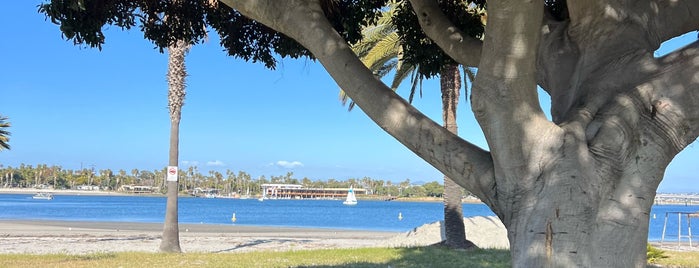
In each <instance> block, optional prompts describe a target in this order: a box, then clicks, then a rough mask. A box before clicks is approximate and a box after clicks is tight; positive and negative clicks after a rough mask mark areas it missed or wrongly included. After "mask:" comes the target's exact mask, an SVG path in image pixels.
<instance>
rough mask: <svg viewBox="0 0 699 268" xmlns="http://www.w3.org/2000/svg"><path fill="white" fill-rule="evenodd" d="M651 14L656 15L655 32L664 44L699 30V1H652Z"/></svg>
mask: <svg viewBox="0 0 699 268" xmlns="http://www.w3.org/2000/svg"><path fill="white" fill-rule="evenodd" d="M650 12H653V13H655V14H652V15H654V18H655V32H657V35H658V38H659V39H660V40H659V41H660V42H661V43H662V42H664V41H666V40H668V39H670V38H673V37H675V36H679V35H681V34H684V33H687V32H690V31H696V30H699V1H696V0H655V1H650Z"/></svg>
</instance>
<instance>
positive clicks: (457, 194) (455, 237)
mask: <svg viewBox="0 0 699 268" xmlns="http://www.w3.org/2000/svg"><path fill="white" fill-rule="evenodd" d="M439 79H440V88H441V91H442V120H443V122H444V127H445V128H446V129H447V130H449V131H450V132H451V133H454V134H458V126H457V124H456V110H457V107H458V105H459V95H460V94H459V93H460V91H461V76H460V73H459V66H458V65H454V64H450V65H447V66H445V67H444V68H443V69H442V71H441V72H440V77H439ZM462 196H463V191H462V188H461V186H459V185H458V184H456V183H455V182H454V181H452V180H451V179H450V178H449V177H447V176H444V236H445V237H446V240H445V241H444V244H446V245H447V246H448V247H451V248H464V249H465V248H473V247H475V245H474V244H473V243H472V242H471V241H468V240H466V230H465V227H464V214H463V205H462Z"/></svg>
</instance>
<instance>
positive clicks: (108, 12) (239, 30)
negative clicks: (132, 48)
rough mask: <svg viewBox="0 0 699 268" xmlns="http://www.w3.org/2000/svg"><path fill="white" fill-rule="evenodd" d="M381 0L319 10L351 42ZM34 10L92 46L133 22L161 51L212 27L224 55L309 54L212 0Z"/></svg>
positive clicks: (256, 58)
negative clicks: (110, 28) (107, 33)
mask: <svg viewBox="0 0 699 268" xmlns="http://www.w3.org/2000/svg"><path fill="white" fill-rule="evenodd" d="M384 2H385V1H381V0H360V1H352V0H343V1H327V2H325V5H324V12H325V15H326V16H327V17H328V18H330V19H331V22H332V24H333V26H334V27H335V29H336V30H337V31H338V32H339V33H341V34H342V36H343V38H345V39H347V40H348V41H350V42H356V41H358V40H359V39H361V26H362V25H365V24H367V23H370V22H372V21H374V20H375V19H376V18H377V16H378V14H379V12H380V10H379V9H380V8H381V7H382V6H383V4H384ZM38 11H39V12H40V13H43V14H45V15H46V17H47V19H49V20H50V21H51V22H52V23H54V24H57V25H59V26H60V28H59V29H60V31H61V33H62V34H63V37H64V38H66V39H68V40H72V41H73V43H74V44H76V45H86V46H89V47H94V48H98V49H102V45H103V44H104V43H105V42H106V39H107V37H106V36H105V35H104V32H103V29H104V27H105V26H108V25H112V26H117V27H120V28H122V29H124V30H129V29H131V28H134V27H138V28H139V29H140V30H141V31H142V32H143V36H144V38H145V39H147V40H150V41H151V42H153V44H154V45H155V47H156V48H158V49H159V51H160V52H161V53H162V52H163V51H164V49H165V48H167V47H168V45H170V44H172V43H174V42H176V41H177V40H186V41H187V42H189V44H196V43H200V42H203V41H204V40H205V39H206V36H207V31H208V30H209V29H213V30H215V31H216V33H218V34H219V36H220V37H221V46H222V47H223V48H224V49H225V51H226V52H227V53H228V55H230V56H234V57H239V58H242V59H244V60H246V61H252V62H261V63H263V64H264V65H265V66H266V67H267V68H271V69H274V68H275V67H276V64H277V60H276V59H275V55H279V56H281V57H291V58H297V57H304V56H305V57H310V58H313V55H312V54H311V53H309V52H308V50H306V49H305V48H304V47H303V46H301V45H299V44H298V43H297V42H296V41H294V40H293V39H291V38H288V37H286V36H285V35H284V34H281V33H279V32H277V31H274V30H272V29H270V28H268V27H266V26H264V25H263V24H260V23H258V22H256V21H254V20H251V19H248V18H246V17H244V16H242V15H241V14H240V13H239V12H237V11H236V10H234V9H232V8H230V7H228V6H226V5H221V4H219V2H218V1H214V0H190V1H176V3H175V2H173V1H170V0H135V1H131V0H108V1H101V0H51V1H48V2H46V3H42V4H40V5H39V6H38ZM166 18H168V19H167V20H166Z"/></svg>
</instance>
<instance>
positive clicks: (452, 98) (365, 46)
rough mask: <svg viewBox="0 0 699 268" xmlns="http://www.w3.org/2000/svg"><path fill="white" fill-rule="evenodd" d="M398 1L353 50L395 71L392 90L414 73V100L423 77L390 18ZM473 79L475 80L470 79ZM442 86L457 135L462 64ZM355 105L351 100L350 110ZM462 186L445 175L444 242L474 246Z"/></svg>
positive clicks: (373, 66) (450, 69)
mask: <svg viewBox="0 0 699 268" xmlns="http://www.w3.org/2000/svg"><path fill="white" fill-rule="evenodd" d="M397 5H398V4H397V2H395V1H391V2H390V3H389V7H388V9H386V10H385V11H384V12H382V14H381V17H380V18H379V19H378V20H377V22H376V24H375V25H372V26H369V27H366V28H365V29H364V30H363V31H362V34H363V36H364V38H363V39H362V40H361V41H360V42H359V43H358V44H355V45H353V46H352V50H353V51H354V52H355V53H356V54H357V56H359V59H360V60H361V61H362V62H363V63H364V65H366V66H367V67H368V68H369V69H370V70H372V71H373V72H374V75H376V76H377V77H379V78H381V77H384V76H385V75H387V74H388V73H390V72H391V71H394V70H395V74H394V76H393V81H392V82H391V89H393V90H394V91H395V90H396V89H397V88H398V86H399V85H400V83H401V82H402V81H403V80H405V79H406V78H407V77H408V76H409V75H410V74H411V73H412V77H413V78H412V79H411V89H410V95H409V97H408V101H409V102H412V99H413V96H414V95H415V89H416V86H417V84H418V83H419V82H420V81H421V79H422V76H420V75H419V74H417V73H416V70H417V67H418V66H415V65H409V64H406V63H405V62H404V61H403V48H402V46H401V44H400V40H399V38H398V34H397V32H396V27H395V26H394V25H393V23H392V21H391V18H392V17H393V13H394V12H395V10H396V8H397ZM464 71H465V72H467V78H469V79H472V78H473V73H472V70H470V69H468V68H464ZM471 81H472V80H471ZM440 88H441V94H442V118H443V120H444V127H445V128H447V129H448V130H449V131H451V132H452V133H454V134H457V124H456V108H457V104H458V103H459V91H460V89H461V75H460V73H459V66H458V65H455V64H451V65H447V66H444V67H443V68H442V70H441V71H440ZM348 99H349V98H348V96H347V95H345V94H344V92H343V91H340V100H341V101H342V103H343V104H346V103H347V101H348ZM353 107H354V103H353V102H351V101H350V104H349V109H350V110H351V109H352V108H353ZM461 196H462V188H461V186H459V185H458V184H456V183H455V182H454V181H452V180H451V179H450V178H448V177H447V176H444V226H445V237H446V241H445V244H446V245H447V246H449V247H452V248H471V247H474V246H475V245H474V244H473V243H471V242H470V241H468V240H466V232H465V227H464V222H463V211H462V210H463V209H462V200H461Z"/></svg>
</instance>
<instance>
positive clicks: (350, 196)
mask: <svg viewBox="0 0 699 268" xmlns="http://www.w3.org/2000/svg"><path fill="white" fill-rule="evenodd" d="M342 204H345V205H348V206H353V205H356V204H357V197H355V196H354V190H353V189H352V186H350V188H349V191H347V199H345V201H344V202H342Z"/></svg>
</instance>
